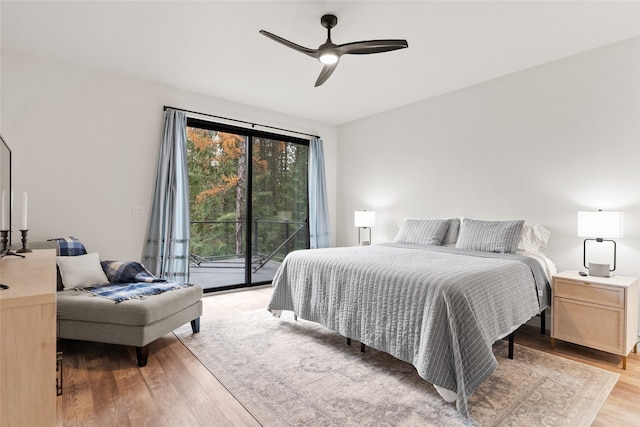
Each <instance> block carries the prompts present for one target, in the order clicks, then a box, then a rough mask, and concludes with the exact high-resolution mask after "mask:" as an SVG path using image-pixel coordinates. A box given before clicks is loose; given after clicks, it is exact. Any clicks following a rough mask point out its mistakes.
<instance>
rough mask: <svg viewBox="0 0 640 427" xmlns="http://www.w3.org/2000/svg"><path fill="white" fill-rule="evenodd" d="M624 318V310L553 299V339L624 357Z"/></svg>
mask: <svg viewBox="0 0 640 427" xmlns="http://www.w3.org/2000/svg"><path fill="white" fill-rule="evenodd" d="M624 314H625V312H624V310H623V309H621V308H612V307H606V306H601V305H596V304H591V303H587V302H582V301H575V300H570V299H564V298H554V300H553V316H554V324H553V326H554V327H553V331H552V336H553V337H554V338H558V339H561V340H564V341H570V342H573V343H576V344H580V345H585V346H587V347H591V348H595V349H598V350H603V351H607V352H610V353H614V354H618V355H621V356H624V355H626V353H625V348H624V340H625V336H624V330H625V329H624V327H625V319H624Z"/></svg>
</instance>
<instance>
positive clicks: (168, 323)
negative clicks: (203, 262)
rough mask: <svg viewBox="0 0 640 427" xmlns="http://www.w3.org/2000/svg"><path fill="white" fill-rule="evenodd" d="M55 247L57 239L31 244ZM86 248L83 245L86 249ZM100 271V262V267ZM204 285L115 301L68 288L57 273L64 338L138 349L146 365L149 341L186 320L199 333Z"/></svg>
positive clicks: (139, 358) (137, 353)
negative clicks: (66, 288) (65, 288)
mask: <svg viewBox="0 0 640 427" xmlns="http://www.w3.org/2000/svg"><path fill="white" fill-rule="evenodd" d="M29 246H30V248H32V249H48V248H51V249H56V248H57V245H56V243H55V242H53V241H47V242H36V243H31V244H29ZM82 249H83V252H81V253H86V251H84V247H83V248H82ZM96 268H97V269H99V268H100V267H99V266H96ZM201 298H202V288H201V287H199V286H197V285H192V286H186V287H181V288H178V289H172V290H170V291H166V292H163V293H160V294H157V295H147V296H144V297H142V298H133V299H127V300H125V301H122V302H119V303H117V304H116V302H115V301H113V300H111V299H108V298H103V297H101V296H96V295H92V294H90V293H88V292H84V291H81V290H76V289H68V290H64V285H63V283H62V278H61V275H60V274H59V275H58V292H57V312H58V317H59V326H58V335H59V337H60V338H64V339H71V340H80V341H93V342H101V343H108V344H120V345H129V346H134V347H136V355H137V358H138V366H145V365H146V364H147V358H148V355H149V344H150V343H152V342H153V341H155V340H157V339H158V338H160V337H162V336H164V335H166V334H168V333H170V332H171V331H173V330H174V329H177V328H179V327H180V326H182V325H184V324H185V323H187V322H191V329H192V330H193V332H194V333H196V332H199V331H200V316H201V315H202V301H201Z"/></svg>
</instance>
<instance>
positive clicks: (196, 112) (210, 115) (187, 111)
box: [164, 105, 320, 138]
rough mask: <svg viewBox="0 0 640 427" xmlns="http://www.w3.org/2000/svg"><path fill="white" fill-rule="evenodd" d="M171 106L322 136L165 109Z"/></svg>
mask: <svg viewBox="0 0 640 427" xmlns="http://www.w3.org/2000/svg"><path fill="white" fill-rule="evenodd" d="M169 108H170V109H172V110H178V111H183V112H185V113H192V114H199V115H201V116H207V117H213V118H215V119H222V120H229V121H232V122H238V123H244V124H246V125H251V126H260V127H263V128H268V129H274V130H280V131H283V132H290V133H297V134H298V135H305V136H310V137H313V138H320V137H319V136H318V135H312V134H310V133H304V132H297V131H295V130H289V129H283V128H278V127H275V126H269V125H261V124H259V123H251V122H247V121H244V120H238V119H230V118H229V117H222V116H216V115H214V114H207V113H200V112H198V111H192V110H185V109H184V108H176V107H170V106H168V105H165V106H164V111H166V110H167V109H169Z"/></svg>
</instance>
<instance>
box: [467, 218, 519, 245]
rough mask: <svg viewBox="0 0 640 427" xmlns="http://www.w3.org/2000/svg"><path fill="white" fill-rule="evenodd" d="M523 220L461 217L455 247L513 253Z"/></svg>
mask: <svg viewBox="0 0 640 427" xmlns="http://www.w3.org/2000/svg"><path fill="white" fill-rule="evenodd" d="M523 224H524V220H518V221H482V220H477V219H466V218H465V219H463V220H462V224H460V234H459V236H458V241H457V242H456V248H458V249H469V250H474V251H484V252H498V253H515V252H516V251H517V250H518V241H519V240H520V233H521V231H522V225H523Z"/></svg>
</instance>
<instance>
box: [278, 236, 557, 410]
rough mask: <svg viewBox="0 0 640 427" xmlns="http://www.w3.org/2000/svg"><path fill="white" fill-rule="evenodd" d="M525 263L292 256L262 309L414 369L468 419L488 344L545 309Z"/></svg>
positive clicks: (404, 253)
mask: <svg viewBox="0 0 640 427" xmlns="http://www.w3.org/2000/svg"><path fill="white" fill-rule="evenodd" d="M522 258H525V257H522V256H520V255H494V254H491V255H488V254H484V253H479V252H473V251H463V250H459V249H453V248H446V247H429V248H427V247H413V246H408V245H398V244H383V245H372V246H359V247H358V246H357V247H346V248H330V249H312V250H301V251H295V252H291V253H290V254H289V255H288V256H287V257H286V258H285V260H284V262H283V263H282V265H281V267H280V269H279V270H278V272H277V273H276V276H275V278H274V279H273V286H274V290H273V295H272V298H271V302H270V303H269V306H268V309H269V310H272V311H274V310H291V311H293V312H294V313H296V314H297V315H298V316H299V317H301V318H303V319H306V320H310V321H314V322H318V323H320V324H322V325H324V326H326V327H327V328H330V329H332V330H334V331H337V332H338V333H340V334H342V335H344V336H345V337H348V338H353V339H355V340H357V341H360V342H362V343H364V344H366V345H367V346H369V347H373V348H375V349H378V350H381V351H385V352H387V353H389V354H391V355H393V356H394V357H396V358H398V359H401V360H403V361H406V362H409V363H411V364H412V365H413V366H415V368H416V369H417V371H418V374H419V375H420V376H421V377H422V378H424V379H425V380H426V381H428V382H430V383H431V384H434V385H437V386H440V387H444V388H446V389H449V390H454V391H456V392H457V403H456V405H457V409H458V411H459V412H461V413H462V414H464V415H466V416H468V413H469V412H468V408H467V399H468V398H469V396H470V395H471V394H472V393H473V392H474V391H475V390H476V389H477V388H478V386H479V385H480V384H481V383H482V382H483V381H484V380H485V379H486V378H487V377H489V376H490V375H491V373H492V372H493V371H494V370H495V369H496V367H497V361H496V359H495V357H494V355H493V352H492V345H493V343H494V342H495V341H497V340H498V339H500V338H502V337H505V336H507V335H509V334H510V333H511V332H513V331H514V330H515V329H517V328H518V327H519V326H520V325H522V324H523V323H525V322H526V321H527V320H529V319H530V318H531V317H533V316H534V315H536V314H537V313H539V312H540V311H541V309H542V308H544V306H541V305H540V303H539V300H538V297H539V295H538V294H539V292H538V291H537V287H540V288H542V287H548V283H546V275H545V273H544V271H543V270H542V268H541V267H540V265H539V264H537V262H535V261H534V263H533V264H531V263H528V262H526V260H523V259H522ZM536 265H537V266H538V267H537V268H539V269H540V271H538V272H534V270H535V269H536ZM532 269H533V270H532ZM534 277H537V278H538V281H539V282H540V281H543V282H545V283H536V280H535V279H534Z"/></svg>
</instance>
